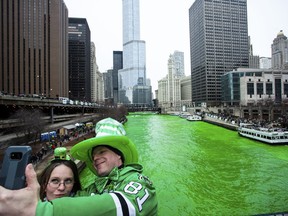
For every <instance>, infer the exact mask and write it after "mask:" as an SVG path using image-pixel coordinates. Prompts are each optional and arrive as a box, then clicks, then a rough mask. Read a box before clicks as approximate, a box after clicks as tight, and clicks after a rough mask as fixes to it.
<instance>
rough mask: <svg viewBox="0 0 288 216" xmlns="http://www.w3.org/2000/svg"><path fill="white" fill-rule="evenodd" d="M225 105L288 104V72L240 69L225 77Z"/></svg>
mask: <svg viewBox="0 0 288 216" xmlns="http://www.w3.org/2000/svg"><path fill="white" fill-rule="evenodd" d="M222 87H223V90H222V91H223V102H225V105H240V106H252V105H267V104H268V103H271V104H282V103H283V102H285V103H286V102H288V70H275V69H252V68H238V69H237V71H231V72H228V73H226V74H225V75H223V79H222Z"/></svg>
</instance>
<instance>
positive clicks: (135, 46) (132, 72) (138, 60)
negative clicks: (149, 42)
mask: <svg viewBox="0 0 288 216" xmlns="http://www.w3.org/2000/svg"><path fill="white" fill-rule="evenodd" d="M118 87H119V103H123V104H136V103H137V104H146V103H147V98H146V97H145V98H143V97H139V96H137V92H139V89H142V90H143V91H144V92H146V91H148V90H149V89H150V90H151V88H147V86H146V50H145V41H143V40H140V18H139V0H123V69H121V70H119V71H118ZM142 90H141V91H140V92H141V94H142V95H143V91H142ZM133 95H134V96H133ZM144 95H145V93H144ZM149 95H151V92H149ZM133 98H134V99H133ZM148 101H149V103H151V101H152V100H151V96H150V99H148Z"/></svg>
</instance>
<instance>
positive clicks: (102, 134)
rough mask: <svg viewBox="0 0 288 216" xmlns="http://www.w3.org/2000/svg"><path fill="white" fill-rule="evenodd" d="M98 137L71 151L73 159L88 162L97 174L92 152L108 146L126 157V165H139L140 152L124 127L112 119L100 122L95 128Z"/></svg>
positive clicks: (81, 143)
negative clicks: (97, 147)
mask: <svg viewBox="0 0 288 216" xmlns="http://www.w3.org/2000/svg"><path fill="white" fill-rule="evenodd" d="M95 132H96V137H93V138H90V139H87V140H84V141H82V142H80V143H78V144H76V145H75V146H73V147H72V148H71V150H70V153H71V155H72V157H73V158H75V159H79V160H82V161H85V162H86V165H87V166H88V167H89V169H90V170H91V171H92V172H93V173H95V174H97V173H96V170H95V168H94V166H93V160H92V150H93V148H94V147H96V146H100V145H106V146H110V147H112V148H115V149H117V150H119V151H120V152H121V153H122V154H123V157H124V165H127V164H131V163H138V152H137V150H136V147H135V145H134V143H133V142H132V141H131V140H130V139H129V138H128V137H127V136H125V135H126V131H125V129H124V127H123V125H122V124H121V123H120V122H118V121H116V120H114V119H112V118H106V119H103V120H101V121H99V122H98V123H97V124H96V127H95Z"/></svg>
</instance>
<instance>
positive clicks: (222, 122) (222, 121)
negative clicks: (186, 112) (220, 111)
mask: <svg viewBox="0 0 288 216" xmlns="http://www.w3.org/2000/svg"><path fill="white" fill-rule="evenodd" d="M203 121H205V122H207V123H211V124H214V125H218V126H221V127H224V128H227V129H230V130H235V131H237V130H238V125H237V124H236V123H235V122H229V121H227V120H225V119H221V118H219V117H217V116H209V115H205V116H204V118H203Z"/></svg>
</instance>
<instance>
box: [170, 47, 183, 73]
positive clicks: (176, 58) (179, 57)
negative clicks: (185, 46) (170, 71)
mask: <svg viewBox="0 0 288 216" xmlns="http://www.w3.org/2000/svg"><path fill="white" fill-rule="evenodd" d="M172 58H173V62H174V67H175V75H176V76H177V77H179V78H181V77H184V76H185V71H184V52H180V51H177V50H176V51H174V53H173V55H172Z"/></svg>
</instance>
